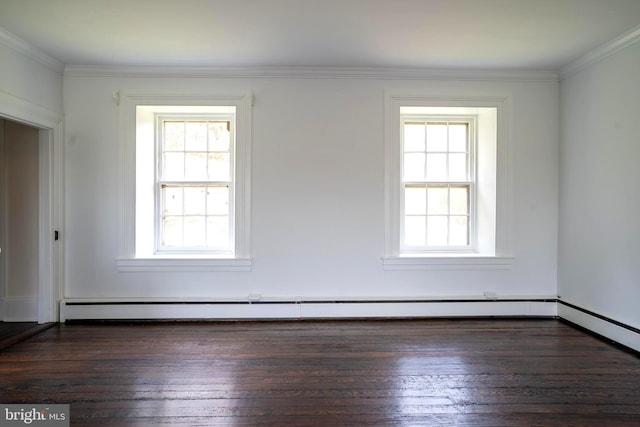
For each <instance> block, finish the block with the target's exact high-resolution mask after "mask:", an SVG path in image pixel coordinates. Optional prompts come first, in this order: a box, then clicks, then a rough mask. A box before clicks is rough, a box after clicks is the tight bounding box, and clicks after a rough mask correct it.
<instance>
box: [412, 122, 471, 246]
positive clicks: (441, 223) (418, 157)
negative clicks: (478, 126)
mask: <svg viewBox="0 0 640 427" xmlns="http://www.w3.org/2000/svg"><path fill="white" fill-rule="evenodd" d="M401 123H402V124H401V132H402V134H401V145H402V158H401V161H402V166H401V170H402V194H401V197H402V202H401V203H400V209H401V214H400V218H401V230H402V231H401V236H402V251H403V252H405V253H411V252H423V251H426V250H438V251H447V250H450V249H457V250H460V249H471V248H473V246H474V242H473V241H472V238H473V236H474V232H473V230H474V226H473V221H472V219H473V217H472V215H471V212H472V211H473V209H472V206H473V205H474V200H475V197H474V194H475V187H474V182H475V171H474V168H473V165H474V156H473V152H474V145H475V144H474V141H475V138H474V134H475V118H474V117H463V116H453V117H442V116H420V115H403V116H402V117H401Z"/></svg>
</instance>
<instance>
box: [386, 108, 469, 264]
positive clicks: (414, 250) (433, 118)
mask: <svg viewBox="0 0 640 427" xmlns="http://www.w3.org/2000/svg"><path fill="white" fill-rule="evenodd" d="M407 122H447V123H452V122H457V123H465V124H467V125H468V140H467V144H468V155H469V159H468V177H467V180H466V181H442V182H438V183H436V182H435V181H429V180H427V179H426V178H425V180H424V181H421V182H415V184H418V185H424V186H425V187H426V186H429V185H434V184H441V185H453V186H455V185H456V184H464V185H467V186H468V187H469V202H468V203H469V206H468V211H469V230H468V233H469V236H468V237H469V243H468V244H467V245H464V246H410V245H407V244H406V243H405V242H403V239H402V236H404V234H405V217H406V215H405V212H404V207H405V199H404V196H405V191H404V190H405V187H406V184H405V182H404V180H403V179H402V178H401V179H400V181H401V187H402V188H401V190H400V203H399V209H400V215H399V217H400V232H399V234H400V236H401V237H400V253H403V254H407V255H412V254H415V255H420V254H428V253H475V252H476V240H477V239H476V215H475V214H474V212H475V209H476V167H475V157H476V156H475V151H476V139H477V137H476V127H477V126H476V122H477V116H475V115H466V114H464V115H463V114H461V115H439V114H402V112H401V113H400V134H401V136H400V141H399V143H400V153H401V156H400V162H401V167H400V176H401V177H402V176H403V175H404V172H403V166H404V162H403V161H402V154H403V153H404V134H403V130H404V124H405V123H407Z"/></svg>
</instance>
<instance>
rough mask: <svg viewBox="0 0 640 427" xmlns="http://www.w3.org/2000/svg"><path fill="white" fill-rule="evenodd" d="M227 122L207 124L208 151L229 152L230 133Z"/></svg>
mask: <svg viewBox="0 0 640 427" xmlns="http://www.w3.org/2000/svg"><path fill="white" fill-rule="evenodd" d="M229 127H230V123H229V122H209V151H229V148H230V147H231V132H229Z"/></svg>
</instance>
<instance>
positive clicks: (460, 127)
mask: <svg viewBox="0 0 640 427" xmlns="http://www.w3.org/2000/svg"><path fill="white" fill-rule="evenodd" d="M449 151H456V152H466V151H467V124H466V123H452V124H450V125H449Z"/></svg>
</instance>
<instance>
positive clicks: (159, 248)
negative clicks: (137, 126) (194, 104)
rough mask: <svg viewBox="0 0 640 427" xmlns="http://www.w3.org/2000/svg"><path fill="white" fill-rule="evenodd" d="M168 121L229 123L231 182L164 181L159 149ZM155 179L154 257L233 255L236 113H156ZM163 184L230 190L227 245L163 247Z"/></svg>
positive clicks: (160, 149) (160, 150)
mask: <svg viewBox="0 0 640 427" xmlns="http://www.w3.org/2000/svg"><path fill="white" fill-rule="evenodd" d="M169 120H181V121H182V120H184V121H185V122H189V121H225V122H229V123H230V124H231V126H230V127H231V129H230V131H231V132H230V139H231V141H230V159H229V161H230V179H229V180H228V181H207V180H199V181H184V182H183V181H170V180H166V179H163V175H164V173H163V164H162V160H161V156H162V146H163V138H164V134H163V130H162V129H163V126H162V125H163V123H164V122H165V121H169ZM155 121H156V138H157V141H156V155H155V157H156V176H157V178H156V180H155V204H156V212H155V215H154V223H155V238H154V240H155V251H154V253H156V254H190V253H191V254H210V255H232V254H233V253H234V252H235V241H234V236H235V217H234V211H235V181H236V180H235V145H236V143H235V127H236V125H235V112H234V113H209V114H203V115H194V114H182V113H164V114H162V113H160V114H156V119H155ZM163 185H177V186H183V185H184V186H189V185H195V186H208V185H211V186H216V185H218V186H220V185H226V186H227V188H228V189H229V217H230V221H229V241H228V243H229V244H228V245H227V246H226V247H223V248H217V249H216V248H199V247H188V246H179V247H165V246H163V245H162V244H161V242H162V227H161V222H162V217H161V212H162V210H163V205H162V186H163Z"/></svg>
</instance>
